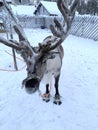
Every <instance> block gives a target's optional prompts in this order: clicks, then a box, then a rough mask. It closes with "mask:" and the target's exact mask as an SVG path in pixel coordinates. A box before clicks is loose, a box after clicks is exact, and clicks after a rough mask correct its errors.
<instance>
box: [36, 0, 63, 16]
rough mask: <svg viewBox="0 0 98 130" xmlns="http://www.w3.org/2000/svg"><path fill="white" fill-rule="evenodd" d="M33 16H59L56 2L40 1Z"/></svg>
mask: <svg viewBox="0 0 98 130" xmlns="http://www.w3.org/2000/svg"><path fill="white" fill-rule="evenodd" d="M34 14H35V15H36V16H39V15H48V16H61V13H60V11H59V9H58V7H57V4H56V2H49V1H40V3H39V4H38V6H37V8H36V10H35V12H34Z"/></svg>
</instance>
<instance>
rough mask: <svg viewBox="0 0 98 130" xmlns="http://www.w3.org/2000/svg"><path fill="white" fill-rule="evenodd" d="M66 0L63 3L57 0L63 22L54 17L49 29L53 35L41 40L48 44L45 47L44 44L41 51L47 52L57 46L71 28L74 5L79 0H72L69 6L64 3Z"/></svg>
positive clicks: (61, 0) (75, 5)
mask: <svg viewBox="0 0 98 130" xmlns="http://www.w3.org/2000/svg"><path fill="white" fill-rule="evenodd" d="M66 2H68V0H66V1H65V3H64V1H63V0H57V6H58V9H59V10H60V12H61V14H62V16H63V18H64V22H65V24H64V25H62V24H61V23H60V22H59V21H58V19H57V18H54V24H55V25H50V30H51V32H52V34H53V36H51V37H50V38H49V37H47V38H45V40H44V41H43V44H45V45H47V44H49V45H48V47H47V48H46V46H45V48H44V49H43V50H41V52H43V53H44V52H45V51H46V52H47V51H50V50H53V49H55V48H56V47H58V46H59V45H60V44H61V43H62V42H63V41H64V40H65V39H66V38H67V36H68V35H69V31H70V29H71V25H72V22H73V19H74V16H75V11H76V7H77V5H78V2H79V0H74V1H73V3H72V4H71V6H70V7H68V5H66ZM43 46H44V45H43Z"/></svg>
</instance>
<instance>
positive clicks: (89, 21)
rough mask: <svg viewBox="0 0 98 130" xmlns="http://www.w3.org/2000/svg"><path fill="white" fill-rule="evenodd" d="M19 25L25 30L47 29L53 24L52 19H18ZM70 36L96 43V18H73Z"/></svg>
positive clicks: (97, 32) (97, 18)
mask: <svg viewBox="0 0 98 130" xmlns="http://www.w3.org/2000/svg"><path fill="white" fill-rule="evenodd" d="M18 18H19V21H20V22H21V25H23V27H26V28H39V27H40V28H41V27H43V28H44V27H45V28H49V26H50V24H51V23H53V17H43V16H39V17H34V16H33V17H30V18H29V17H27V18H26V17H22V18H21V17H19V16H18ZM70 33H71V34H72V35H76V36H80V37H84V38H89V39H93V40H96V41H98V16H87V15H86V16H84V15H83V16H78V15H77V16H75V19H74V21H73V24H72V28H71V32H70Z"/></svg>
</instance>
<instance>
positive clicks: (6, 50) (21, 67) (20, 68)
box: [0, 50, 26, 72]
mask: <svg viewBox="0 0 98 130" xmlns="http://www.w3.org/2000/svg"><path fill="white" fill-rule="evenodd" d="M4 52H5V53H7V54H8V55H10V56H13V55H12V54H10V53H9V52H8V51H7V50H5V51H4ZM16 58H17V59H18V60H20V61H22V62H23V60H22V59H21V58H19V57H16ZM25 67H26V65H24V66H23V67H21V68H20V69H18V70H7V69H1V68H0V71H7V72H16V71H21V70H23V69H24V68H25Z"/></svg>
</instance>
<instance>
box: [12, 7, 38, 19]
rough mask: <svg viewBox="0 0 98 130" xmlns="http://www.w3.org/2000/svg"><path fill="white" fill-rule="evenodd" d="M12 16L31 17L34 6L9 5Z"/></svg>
mask: <svg viewBox="0 0 98 130" xmlns="http://www.w3.org/2000/svg"><path fill="white" fill-rule="evenodd" d="M11 8H12V10H13V12H14V14H17V15H27V16H33V13H34V11H35V6H33V5H16V6H15V5H11Z"/></svg>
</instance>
